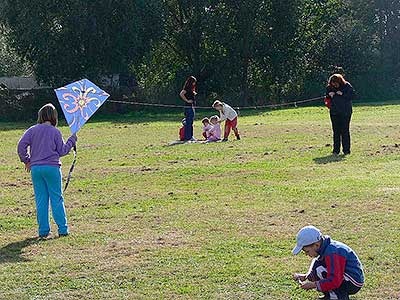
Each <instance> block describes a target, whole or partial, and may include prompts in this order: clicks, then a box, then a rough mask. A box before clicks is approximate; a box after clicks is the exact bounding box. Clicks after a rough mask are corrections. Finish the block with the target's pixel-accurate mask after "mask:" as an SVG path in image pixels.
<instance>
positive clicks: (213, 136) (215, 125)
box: [207, 116, 221, 142]
mask: <svg viewBox="0 0 400 300" xmlns="http://www.w3.org/2000/svg"><path fill="white" fill-rule="evenodd" d="M210 122H211V130H210V131H209V136H208V138H207V141H208V142H217V141H219V140H220V139H221V126H220V125H219V117H218V116H212V117H211V118H210Z"/></svg>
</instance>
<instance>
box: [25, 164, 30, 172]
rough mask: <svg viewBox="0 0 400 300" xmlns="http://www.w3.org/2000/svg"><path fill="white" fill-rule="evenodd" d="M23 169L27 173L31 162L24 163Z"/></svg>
mask: <svg viewBox="0 0 400 300" xmlns="http://www.w3.org/2000/svg"><path fill="white" fill-rule="evenodd" d="M25 171H27V172H28V173H29V172H30V171H31V163H30V162H27V163H25Z"/></svg>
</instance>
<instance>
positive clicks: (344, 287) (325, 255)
mask: <svg viewBox="0 0 400 300" xmlns="http://www.w3.org/2000/svg"><path fill="white" fill-rule="evenodd" d="M301 250H303V251H304V252H305V253H306V254H307V255H308V256H310V257H313V258H314V260H313V261H312V263H311V266H310V269H309V271H308V273H306V274H297V273H296V274H294V275H293V279H294V280H296V281H298V282H299V283H300V285H301V288H303V289H305V290H310V289H317V290H318V291H320V292H322V293H324V295H323V296H321V298H320V299H326V300H328V299H329V300H349V299H350V298H349V295H353V294H355V293H357V292H358V291H359V290H360V289H361V287H362V286H363V284H364V272H363V267H362V264H361V262H360V260H359V258H358V257H357V254H356V253H355V252H354V251H353V250H352V249H351V248H350V247H349V246H347V245H345V244H343V243H341V242H337V241H334V240H332V239H331V238H330V237H329V236H323V235H322V234H321V232H320V231H319V229H317V228H315V227H314V226H306V227H303V228H302V229H301V230H300V231H299V233H298V234H297V245H296V247H295V248H294V249H293V251H292V252H293V254H294V255H297V254H298V253H300V251H301Z"/></svg>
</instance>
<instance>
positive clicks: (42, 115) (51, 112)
mask: <svg viewBox="0 0 400 300" xmlns="http://www.w3.org/2000/svg"><path fill="white" fill-rule="evenodd" d="M45 122H50V123H51V125H53V126H57V123H58V113H57V109H56V108H55V107H54V105H53V104H51V103H48V104H46V105H44V106H43V107H42V108H41V109H39V112H38V119H37V123H38V124H43V123H45Z"/></svg>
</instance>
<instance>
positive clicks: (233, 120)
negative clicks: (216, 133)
mask: <svg viewBox="0 0 400 300" xmlns="http://www.w3.org/2000/svg"><path fill="white" fill-rule="evenodd" d="M212 107H213V108H215V109H216V110H218V111H219V113H220V120H219V123H222V122H223V121H225V130H224V139H223V140H222V141H223V142H226V141H228V137H229V134H230V133H231V129H232V130H233V132H234V133H235V136H236V139H238V140H240V135H239V130H238V129H237V118H238V114H237V113H236V111H235V110H234V109H233V108H232V107H230V106H229V105H228V104H226V103H224V102H221V101H219V100H216V101H214V103H213V105H212Z"/></svg>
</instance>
